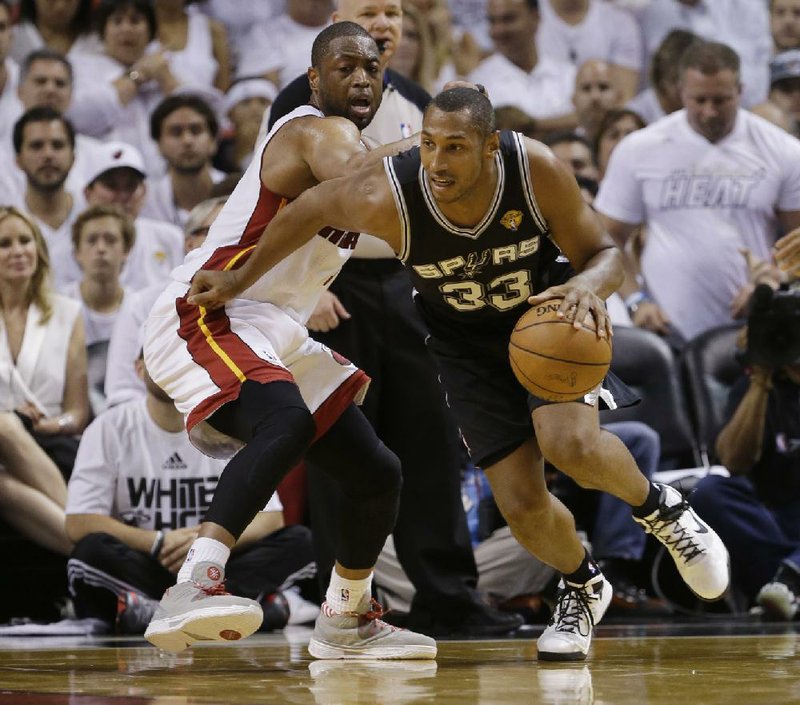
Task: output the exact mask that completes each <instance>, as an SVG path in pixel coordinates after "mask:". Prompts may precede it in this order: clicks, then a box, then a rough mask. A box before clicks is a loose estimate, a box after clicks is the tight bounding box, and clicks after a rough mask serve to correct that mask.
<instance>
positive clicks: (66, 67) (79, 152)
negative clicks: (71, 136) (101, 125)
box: [0, 48, 100, 202]
mask: <svg viewBox="0 0 800 705" xmlns="http://www.w3.org/2000/svg"><path fill="white" fill-rule="evenodd" d="M72 87H73V76H72V64H70V62H69V61H68V60H67V59H66V58H64V55H63V54H59V53H58V52H55V51H53V50H52V49H46V48H45V49H36V50H34V51H32V52H31V53H30V54H28V56H27V57H26V58H25V60H24V61H23V62H22V64H21V65H20V70H19V85H18V87H17V94H18V95H19V99H20V101H21V103H22V108H23V111H27V110H30V109H31V108H40V107H46V108H52V109H53V110H56V111H58V112H59V113H60V114H62V115H65V114H66V113H67V111H68V110H69V106H70V103H71V102H72ZM99 145H100V142H99V140H96V139H95V138H94V137H89V136H88V135H83V134H80V133H79V134H76V135H75V150H74V151H75V161H74V162H73V164H72V168H71V169H70V170H69V175H68V176H67V181H66V182H65V184H64V188H65V189H66V190H67V191H68V192H69V193H71V194H72V196H73V197H74V198H78V199H79V200H80V201H81V202H82V200H83V195H82V192H83V186H84V184H85V183H86V175H87V174H88V173H89V171H91V170H92V169H93V168H94V167H93V166H92V162H93V160H94V158H95V156H96V154H97V150H98V149H99ZM8 146H9V151H10V147H11V145H10V143H9V145H8ZM3 151H4V150H3V146H1V145H0V159H2V156H3V155H2V153H3ZM15 176H16V177H17V178H18V182H19V190H20V193H22V192H23V191H24V189H25V175H24V174H23V173H22V172H21V171H17V172H16V173H15Z"/></svg>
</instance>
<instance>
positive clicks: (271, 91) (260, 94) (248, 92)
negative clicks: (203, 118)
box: [222, 78, 278, 115]
mask: <svg viewBox="0 0 800 705" xmlns="http://www.w3.org/2000/svg"><path fill="white" fill-rule="evenodd" d="M277 95H278V89H277V88H276V87H275V84H274V83H273V82H272V81H267V80H265V79H263V78H245V79H242V80H241V81H237V82H236V83H234V84H233V85H232V86H231V87H230V89H229V90H228V92H227V93H226V94H225V99H224V101H223V104H222V109H223V112H224V113H225V115H227V114H228V113H229V112H230V111H231V109H232V108H233V107H234V106H235V105H236V104H237V103H240V102H241V101H243V100H247V99H248V98H266V99H267V100H268V101H269V102H270V103H272V102H273V101H274V100H275V97H276V96H277Z"/></svg>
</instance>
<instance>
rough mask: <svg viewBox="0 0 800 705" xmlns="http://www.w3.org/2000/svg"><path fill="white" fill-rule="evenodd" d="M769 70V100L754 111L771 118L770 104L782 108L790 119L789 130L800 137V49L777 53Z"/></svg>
mask: <svg viewBox="0 0 800 705" xmlns="http://www.w3.org/2000/svg"><path fill="white" fill-rule="evenodd" d="M769 72H770V88H769V100H768V102H767V103H762V104H761V105H758V106H756V107H755V108H753V112H754V113H756V114H757V115H761V116H762V117H764V118H766V119H769V113H768V109H769V108H768V105H769V104H772V105H774V106H776V107H778V108H780V110H781V112H782V113H783V115H784V116H785V117H786V120H787V121H788V125H789V129H788V130H787V132H789V133H790V134H792V135H794V136H795V137H800V49H790V50H789V51H784V52H781V53H780V54H776V55H775V56H774V57H773V58H772V60H771V61H770V62H769Z"/></svg>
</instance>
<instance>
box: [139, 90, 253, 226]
mask: <svg viewBox="0 0 800 705" xmlns="http://www.w3.org/2000/svg"><path fill="white" fill-rule="evenodd" d="M258 124H259V123H258V122H256V128H257V127H258ZM218 131H219V125H218V123H217V117H216V115H215V114H214V111H213V110H212V109H211V106H210V105H209V104H208V103H206V102H205V101H204V100H203V99H202V98H200V97H199V96H196V95H191V94H179V95H172V96H169V97H168V98H165V99H164V100H163V101H161V103H159V105H158V106H157V107H156V109H155V110H154V111H153V115H152V116H151V118H150V136H151V137H152V138H153V140H154V141H155V142H156V144H157V145H158V149H159V151H160V152H161V156H162V157H164V160H165V161H166V162H167V173H166V174H164V176H161V177H158V178H156V179H154V180H153V181H152V182H151V188H150V189H148V193H147V199H146V200H145V204H144V208H143V209H142V214H143V215H145V216H147V217H149V218H154V219H156V220H163V221H165V222H167V223H172V224H173V225H177V226H179V227H183V224H184V223H185V222H186V219H187V218H188V217H189V211H190V210H191V209H192V208H194V207H195V206H196V205H197V204H198V203H200V202H201V201H204V200H205V199H206V198H208V197H209V196H210V194H211V189H212V187H213V186H214V184H215V183H218V182H220V181H222V179H224V178H225V173H224V172H222V171H219V170H218V169H215V168H214V167H212V166H211V159H212V157H213V156H214V155H215V154H216V152H217V132H218Z"/></svg>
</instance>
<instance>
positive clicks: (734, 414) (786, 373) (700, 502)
mask: <svg viewBox="0 0 800 705" xmlns="http://www.w3.org/2000/svg"><path fill="white" fill-rule="evenodd" d="M745 334H746V341H747V342H746V354H745V356H744V357H745V359H746V361H747V365H748V367H747V369H746V370H745V375H743V376H742V377H741V378H740V379H739V380H738V381H737V382H736V383H735V384H734V386H733V388H732V389H731V393H730V397H729V400H728V409H727V415H726V416H727V422H726V424H725V426H724V427H723V428H722V430H721V431H720V434H719V436H718V437H717V444H716V445H717V454H718V455H719V458H720V460H721V462H722V463H723V464H724V465H725V466H726V467H727V468H728V470H729V471H730V474H731V476H730V477H729V478H726V477H720V476H716V475H709V476H707V477H705V478H703V480H701V482H700V483H699V484H698V487H697V489H696V491H695V493H694V494H693V495H692V497H691V503H692V505H693V506H694V507H695V508H696V509H697V511H698V512H699V513H700V514H702V515H703V517H705V518H706V520H707V521H708V523H709V525H710V526H712V527H713V528H714V529H715V530H716V531H717V532H718V533H719V535H720V537H721V538H722V539H723V541H724V542H725V545H726V546H727V547H728V550H729V552H730V557H731V575H732V584H733V585H734V586H735V589H736V590H738V591H739V593H740V594H741V595H742V596H743V597H744V598H745V599H746V600H747V601H748V604H751V603H753V602H755V603H756V604H758V605H759V606H760V607H761V608H762V609H763V612H764V616H765V617H766V618H769V619H779V620H790V619H793V618H794V617H795V616H796V614H797V611H798V599H799V598H800V289H797V288H796V289H795V290H793V291H792V290H789V289H777V288H776V289H774V290H773V288H772V287H770V286H768V285H765V284H762V285H760V286H758V287H757V288H756V290H755V293H754V295H753V298H752V300H751V309H750V315H749V317H748V324H747V327H746V328H745V329H744V330H743V335H742V336H741V338H740V342H743V341H744V338H745Z"/></svg>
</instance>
